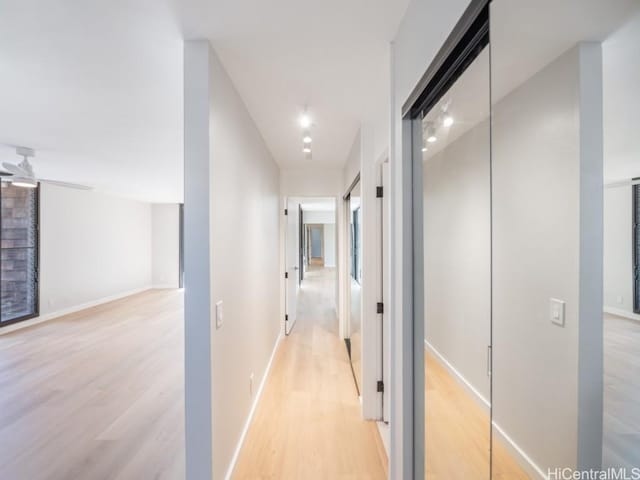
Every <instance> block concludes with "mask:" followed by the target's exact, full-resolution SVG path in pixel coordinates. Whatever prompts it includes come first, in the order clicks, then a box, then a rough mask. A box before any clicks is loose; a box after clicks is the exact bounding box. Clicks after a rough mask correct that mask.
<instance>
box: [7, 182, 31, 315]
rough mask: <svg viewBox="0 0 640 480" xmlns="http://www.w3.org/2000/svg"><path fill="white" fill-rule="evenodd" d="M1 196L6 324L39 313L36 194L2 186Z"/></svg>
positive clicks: (19, 188)
mask: <svg viewBox="0 0 640 480" xmlns="http://www.w3.org/2000/svg"><path fill="white" fill-rule="evenodd" d="M1 193H2V197H1V199H0V206H1V208H2V223H1V224H0V226H1V235H0V247H1V248H0V297H1V298H0V302H1V303H0V314H1V318H0V320H1V321H3V322H4V321H8V320H12V319H15V318H19V317H22V316H25V315H29V314H33V313H34V312H35V311H36V309H37V308H36V307H37V305H36V300H37V294H36V292H37V282H36V280H37V279H36V258H37V255H36V253H37V252H36V248H37V228H36V218H37V215H36V208H37V202H36V198H37V192H36V190H35V189H30V188H22V187H14V186H12V185H11V184H9V183H5V182H2V189H1Z"/></svg>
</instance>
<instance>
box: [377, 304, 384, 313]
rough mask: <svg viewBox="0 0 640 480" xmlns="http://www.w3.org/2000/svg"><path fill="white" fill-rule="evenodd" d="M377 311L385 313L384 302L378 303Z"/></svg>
mask: <svg viewBox="0 0 640 480" xmlns="http://www.w3.org/2000/svg"><path fill="white" fill-rule="evenodd" d="M376 313H384V303H382V302H378V303H376Z"/></svg>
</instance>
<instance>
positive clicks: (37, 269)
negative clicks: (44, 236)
mask: <svg viewBox="0 0 640 480" xmlns="http://www.w3.org/2000/svg"><path fill="white" fill-rule="evenodd" d="M34 190H35V202H36V208H35V211H36V218H35V224H36V238H35V246H34V248H35V275H36V279H35V283H36V288H35V290H36V291H35V297H36V298H35V309H34V312H33V313H30V314H28V315H23V316H21V317H16V318H12V319H11V320H6V321H4V322H3V321H0V328H4V327H7V326H9V325H13V324H15V323H19V322H24V321H25V320H30V319H32V318H36V317H39V316H40V183H38V186H37V187H36V188H35V189H34ZM1 209H2V196H1V195H0V210H1ZM1 230H2V215H0V231H1ZM0 261H1V260H0ZM1 308H2V306H1V305H0V309H1Z"/></svg>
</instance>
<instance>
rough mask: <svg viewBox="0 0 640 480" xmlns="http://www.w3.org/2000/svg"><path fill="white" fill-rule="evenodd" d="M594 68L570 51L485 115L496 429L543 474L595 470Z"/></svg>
mask: <svg viewBox="0 0 640 480" xmlns="http://www.w3.org/2000/svg"><path fill="white" fill-rule="evenodd" d="M492 61H496V58H495V56H492ZM498 61H499V57H498ZM600 69H601V63H600V48H599V46H598V45H589V44H587V45H581V46H579V47H575V48H573V49H571V50H570V51H568V52H566V53H564V54H563V55H561V56H560V57H558V58H557V59H555V60H554V61H553V62H552V63H551V64H549V65H548V66H546V67H545V68H544V69H542V70H541V71H539V72H538V73H536V74H535V75H534V76H533V77H532V78H530V79H529V80H528V81H527V82H525V83H524V84H522V85H521V86H519V87H518V88H517V89H516V90H514V91H513V92H512V93H510V94H509V95H507V96H506V97H505V98H504V99H503V100H501V101H500V102H499V103H498V104H497V105H495V106H494V109H493V117H492V172H493V176H492V185H493V202H492V203H493V387H492V388H493V390H492V398H493V404H492V407H493V420H494V422H495V424H496V425H498V426H499V427H500V428H501V429H502V430H503V431H505V432H507V434H508V435H509V436H510V437H511V439H512V440H513V441H514V442H515V443H516V444H517V445H518V446H519V447H520V448H521V449H522V450H523V451H524V452H526V454H527V455H528V456H529V458H530V459H531V460H532V462H533V463H534V464H535V465H537V466H538V467H539V468H540V469H541V470H542V472H546V470H547V468H551V467H557V466H571V467H577V466H579V465H582V466H583V467H584V466H585V465H588V466H593V465H595V464H596V463H599V462H598V457H599V451H600V448H601V443H600V442H601V424H602V418H601V414H602V403H601V399H602V364H601V358H602V357H601V356H599V355H598V352H602V303H601V302H602V299H601V295H602V287H601V283H600V282H601V275H602V271H601V270H600V269H601V265H602V262H601V256H602V250H601V243H599V242H601V237H600V234H599V232H601V229H602V223H601V219H602V217H601V215H602V210H601V209H602V205H601V203H599V202H601V198H602V197H601V191H602V190H601V189H602V144H601V139H602V113H601V110H599V108H598V99H599V98H601V97H600V95H601V93H600V92H599V84H598V72H599V71H601V70H600ZM591 82H594V83H591ZM550 119H552V120H553V121H552V124H551V125H552V127H551V126H550ZM598 245H600V246H598ZM551 298H557V299H561V300H564V301H565V302H566V307H565V308H566V319H565V326H564V327H559V326H557V325H554V324H553V323H552V322H551V318H550V314H549V309H550V307H549V302H550V299H551ZM598 358H599V359H600V363H599V364H598ZM591 362H593V363H591ZM532 412H538V414H536V415H533V416H532V414H531V413H532ZM599 436H600V438H598V437H599ZM587 447H588V448H590V449H591V450H589V453H588V454H585V450H583V449H585V448H587ZM583 455H586V456H585V457H583Z"/></svg>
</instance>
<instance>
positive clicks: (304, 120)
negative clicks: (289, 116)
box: [300, 113, 311, 128]
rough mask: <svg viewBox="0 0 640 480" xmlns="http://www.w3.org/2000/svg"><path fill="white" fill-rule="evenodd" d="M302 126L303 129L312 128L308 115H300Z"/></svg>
mask: <svg viewBox="0 0 640 480" xmlns="http://www.w3.org/2000/svg"><path fill="white" fill-rule="evenodd" d="M300 126H301V127H302V128H309V127H310V126H311V117H310V116H309V114H308V113H303V114H302V115H300Z"/></svg>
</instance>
